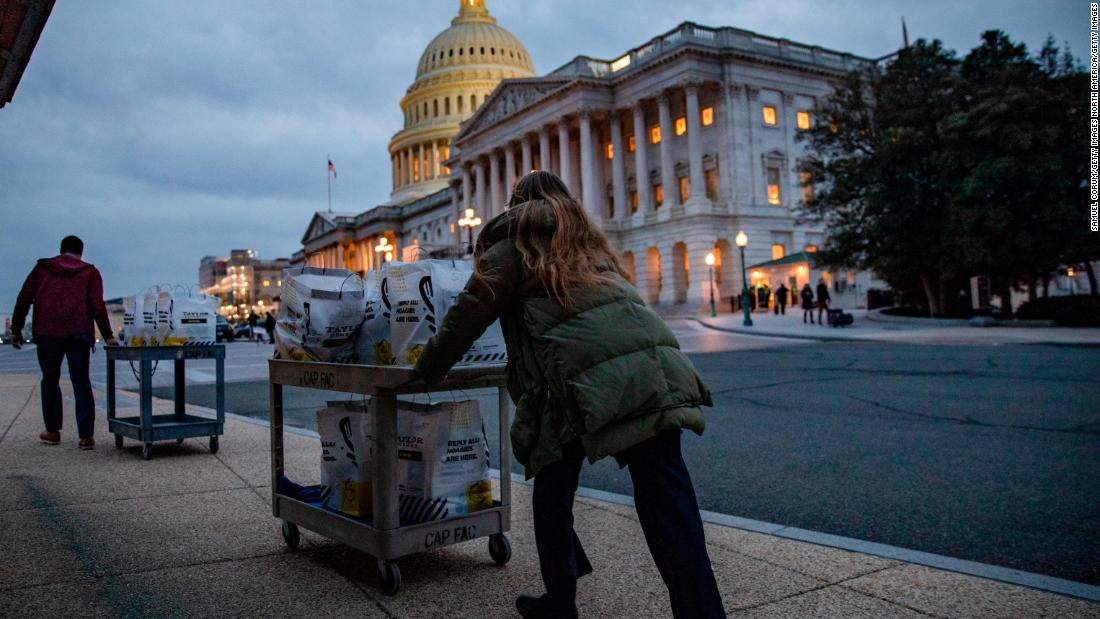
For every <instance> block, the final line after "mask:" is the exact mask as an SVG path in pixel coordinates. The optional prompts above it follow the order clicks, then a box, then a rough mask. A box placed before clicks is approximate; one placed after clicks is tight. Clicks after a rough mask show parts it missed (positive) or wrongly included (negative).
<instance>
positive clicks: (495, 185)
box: [485, 149, 504, 221]
mask: <svg viewBox="0 0 1100 619" xmlns="http://www.w3.org/2000/svg"><path fill="white" fill-rule="evenodd" d="M500 193H501V192H500V152H499V151H497V150H496V149H493V150H491V151H489V203H488V204H487V205H485V221H489V220H490V219H492V218H493V217H495V216H496V215H497V213H500V212H501V211H502V210H504V209H502V208H501V205H500Z"/></svg>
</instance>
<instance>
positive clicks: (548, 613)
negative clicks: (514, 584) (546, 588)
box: [516, 595, 577, 619]
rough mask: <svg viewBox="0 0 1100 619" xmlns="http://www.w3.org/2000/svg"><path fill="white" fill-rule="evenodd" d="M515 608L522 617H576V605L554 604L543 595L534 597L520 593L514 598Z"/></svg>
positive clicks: (560, 618)
mask: <svg viewBox="0 0 1100 619" xmlns="http://www.w3.org/2000/svg"><path fill="white" fill-rule="evenodd" d="M516 610H518V611H519V614H520V616H521V617H524V619H576V618H577V606H576V605H575V604H571V605H569V606H568V607H563V606H561V605H557V604H554V603H553V602H551V601H550V599H549V598H548V597H547V596H546V595H543V596H542V597H534V596H531V595H521V596H519V597H518V598H516Z"/></svg>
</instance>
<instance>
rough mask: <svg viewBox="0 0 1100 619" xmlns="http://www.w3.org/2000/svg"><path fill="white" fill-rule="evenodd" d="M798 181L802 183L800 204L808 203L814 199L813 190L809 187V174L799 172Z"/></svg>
mask: <svg viewBox="0 0 1100 619" xmlns="http://www.w3.org/2000/svg"><path fill="white" fill-rule="evenodd" d="M798 180H799V182H801V183H802V202H803V203H806V202H809V201H810V200H811V199H812V198H813V197H814V188H813V186H812V185H810V173H809V172H799V173H798Z"/></svg>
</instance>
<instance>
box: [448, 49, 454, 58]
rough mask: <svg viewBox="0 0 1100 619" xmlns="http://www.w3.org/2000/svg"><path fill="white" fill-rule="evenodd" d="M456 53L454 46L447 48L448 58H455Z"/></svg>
mask: <svg viewBox="0 0 1100 619" xmlns="http://www.w3.org/2000/svg"><path fill="white" fill-rule="evenodd" d="M454 55H455V50H454V48H451V49H449V50H447V57H448V58H454Z"/></svg>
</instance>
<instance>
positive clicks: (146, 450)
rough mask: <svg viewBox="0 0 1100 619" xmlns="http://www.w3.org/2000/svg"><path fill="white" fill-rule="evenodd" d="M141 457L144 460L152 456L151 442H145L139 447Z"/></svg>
mask: <svg viewBox="0 0 1100 619" xmlns="http://www.w3.org/2000/svg"><path fill="white" fill-rule="evenodd" d="M141 457H142V458H145V459H146V460H148V459H150V458H152V457H153V444H152V443H145V446H144V447H142V448H141Z"/></svg>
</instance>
